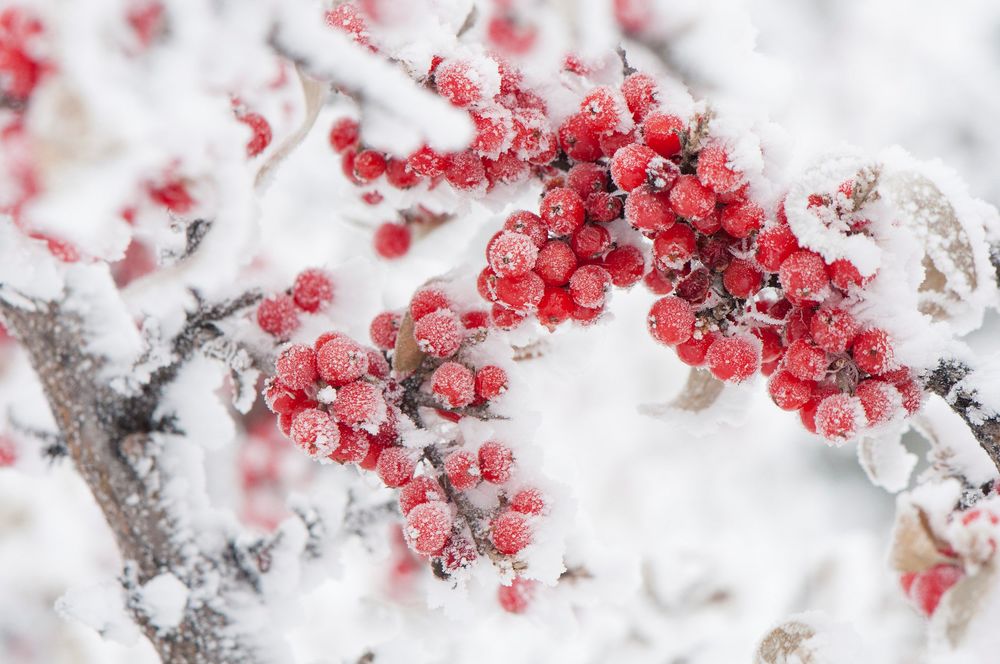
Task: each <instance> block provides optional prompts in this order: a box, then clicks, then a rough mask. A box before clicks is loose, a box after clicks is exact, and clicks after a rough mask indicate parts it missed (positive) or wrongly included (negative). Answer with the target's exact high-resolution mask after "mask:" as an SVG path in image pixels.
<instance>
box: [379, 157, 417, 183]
mask: <svg viewBox="0 0 1000 664" xmlns="http://www.w3.org/2000/svg"><path fill="white" fill-rule="evenodd" d="M385 179H386V181H388V183H389V184H391V185H392V186H393V187H396V188H397V189H409V188H410V187H415V186H416V185H417V184H418V183H419V182H420V174H419V173H417V172H416V171H415V170H413V168H412V167H411V166H410V162H409V161H408V160H406V159H398V158H396V157H391V158H390V159H389V161H388V162H387V163H386V165H385Z"/></svg>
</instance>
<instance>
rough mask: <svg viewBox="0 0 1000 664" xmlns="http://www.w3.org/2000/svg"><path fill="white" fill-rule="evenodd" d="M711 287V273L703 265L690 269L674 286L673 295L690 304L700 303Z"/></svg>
mask: <svg viewBox="0 0 1000 664" xmlns="http://www.w3.org/2000/svg"><path fill="white" fill-rule="evenodd" d="M711 287H712V275H711V274H710V273H709V271H708V270H707V269H705V268H704V267H699V268H697V269H695V270H692V271H691V273H690V274H689V275H688V276H686V277H684V278H683V279H681V280H680V281H679V282H678V283H677V287H676V288H674V295H676V296H677V297H679V298H681V299H682V300H686V301H688V302H690V303H691V304H701V303H702V302H704V301H705V300H706V299H707V298H708V293H709V290H710V289H711Z"/></svg>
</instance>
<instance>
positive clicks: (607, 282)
mask: <svg viewBox="0 0 1000 664" xmlns="http://www.w3.org/2000/svg"><path fill="white" fill-rule="evenodd" d="M610 288H611V275H610V274H608V271H607V270H605V269H604V268H603V267H599V266H597V265H581V266H580V267H578V268H577V269H576V272H574V273H573V276H572V277H570V279H569V294H570V296H571V297H572V298H573V301H574V302H576V303H577V304H579V305H580V306H581V307H588V308H591V309H594V308H597V307H601V306H603V305H604V300H605V298H606V297H607V293H608V289H610Z"/></svg>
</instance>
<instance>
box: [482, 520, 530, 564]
mask: <svg viewBox="0 0 1000 664" xmlns="http://www.w3.org/2000/svg"><path fill="white" fill-rule="evenodd" d="M490 541H492V542H493V546H495V547H496V549H497V551H499V552H500V553H502V554H504V555H506V556H513V555H514V554H516V553H518V552H520V551H521V550H522V549H523V548H524V547H526V546H528V545H529V544H531V528H530V527H529V526H528V521H527V519H525V517H524V515H523V514H518V513H517V512H513V511H511V512H504V513H503V514H501V515H500V516H498V517H497V518H496V519H494V520H493V524H492V532H490Z"/></svg>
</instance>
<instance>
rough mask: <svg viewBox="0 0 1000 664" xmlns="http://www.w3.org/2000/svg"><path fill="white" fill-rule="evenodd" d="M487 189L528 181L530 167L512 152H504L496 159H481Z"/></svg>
mask: <svg viewBox="0 0 1000 664" xmlns="http://www.w3.org/2000/svg"><path fill="white" fill-rule="evenodd" d="M483 168H484V169H485V171H486V185H487V188H492V187H494V186H496V185H498V184H517V183H518V182H521V181H523V180H526V179H528V175H529V173H530V171H531V166H530V165H529V164H528V163H526V162H523V161H521V160H520V159H519V158H518V157H517V155H515V154H514V153H513V152H504V153H503V154H502V155H500V156H499V157H497V158H496V159H483Z"/></svg>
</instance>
